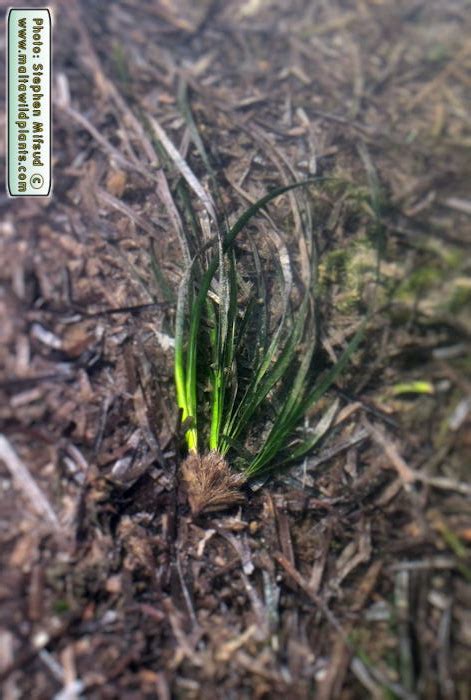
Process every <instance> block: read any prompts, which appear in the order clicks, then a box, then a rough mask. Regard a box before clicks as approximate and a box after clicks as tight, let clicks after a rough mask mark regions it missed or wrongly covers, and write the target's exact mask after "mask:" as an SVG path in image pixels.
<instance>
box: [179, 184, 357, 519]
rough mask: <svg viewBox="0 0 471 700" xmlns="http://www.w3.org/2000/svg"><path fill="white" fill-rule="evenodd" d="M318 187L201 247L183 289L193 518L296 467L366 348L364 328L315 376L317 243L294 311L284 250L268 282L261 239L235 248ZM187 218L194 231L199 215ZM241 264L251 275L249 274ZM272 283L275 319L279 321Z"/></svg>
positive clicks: (186, 475)
mask: <svg viewBox="0 0 471 700" xmlns="http://www.w3.org/2000/svg"><path fill="white" fill-rule="evenodd" d="M314 182H317V184H319V183H318V181H317V180H314V181H313V180H311V181H306V182H297V183H293V184H291V185H288V186H285V187H280V188H278V189H275V190H273V191H271V192H269V193H268V194H266V195H265V196H264V197H262V198H261V199H259V200H258V201H257V202H256V203H255V204H253V205H252V206H250V207H249V208H247V209H246V211H244V213H243V214H242V215H241V216H240V217H239V218H238V219H237V221H236V222H235V223H234V224H233V225H232V226H226V227H225V229H224V227H220V229H221V228H222V229H223V232H221V230H219V232H218V233H217V235H216V236H215V238H214V240H213V241H206V245H202V244H201V241H200V247H199V249H198V250H197V251H196V252H195V254H194V257H193V259H192V261H191V263H190V264H189V266H188V268H187V270H186V272H185V274H184V277H183V279H182V281H181V284H180V288H179V293H178V301H177V311H176V330H175V385H176V394H177V401H178V405H179V407H180V409H181V413H182V425H183V426H184V428H185V430H186V432H185V439H186V443H187V446H188V453H189V454H188V456H187V457H186V459H185V460H184V462H183V464H182V476H183V479H184V481H185V482H186V486H187V490H188V498H189V502H190V506H191V509H192V511H193V513H195V514H196V513H200V512H203V511H214V510H219V509H221V508H224V507H227V506H229V505H232V504H236V503H240V502H242V501H243V495H242V492H241V486H242V485H243V484H244V482H246V481H248V480H251V479H254V478H258V477H260V476H262V475H266V474H267V473H270V472H272V471H273V470H275V469H277V468H279V467H281V466H283V465H286V464H289V463H291V462H294V461H296V460H299V459H300V458H302V457H303V456H304V455H306V453H308V452H309V451H310V450H311V449H312V448H313V447H314V446H315V445H316V443H317V442H318V441H319V439H320V438H321V437H322V435H323V434H324V433H325V431H326V428H327V427H328V425H329V423H330V420H329V419H327V420H325V419H324V420H321V422H320V423H319V425H318V426H317V429H304V430H302V429H301V425H302V423H303V419H304V417H305V416H306V415H307V414H308V413H309V412H310V410H311V409H312V407H313V406H314V405H315V404H316V403H317V402H318V401H319V400H320V399H321V397H322V396H323V395H324V394H325V393H326V391H327V390H328V389H329V387H330V386H331V385H332V383H333V382H334V381H335V379H336V378H337V377H338V376H339V375H340V374H341V372H342V371H343V370H344V368H345V366H346V364H347V362H348V360H349V358H350V356H351V355H352V353H353V352H354V351H355V349H356V348H357V347H358V344H359V342H360V339H361V335H362V332H361V330H360V331H358V332H357V333H356V334H355V335H354V336H353V338H352V339H351V340H350V342H349V343H348V345H347V347H346V349H345V350H344V351H343V353H342V354H341V355H340V357H339V359H338V361H337V362H336V363H335V364H334V365H333V366H331V367H330V368H329V369H326V370H324V371H323V372H320V371H319V370H317V371H316V368H315V367H314V366H313V364H314V360H315V355H316V349H317V347H318V337H317V335H318V334H317V323H316V307H315V304H316V299H315V282H316V265H317V261H316V255H315V245H314V244H312V245H311V255H310V260H309V267H310V270H309V278H308V279H307V280H305V281H304V291H303V292H302V295H301V299H300V300H298V303H297V304H296V305H294V306H293V303H292V298H291V297H292V295H291V293H290V292H291V281H290V276H291V272H290V271H289V262H288V261H287V260H286V257H287V249H286V248H283V247H282V249H281V250H279V251H278V253H279V254H278V255H277V256H274V259H275V261H276V265H275V269H274V270H273V271H271V274H270V275H268V276H267V274H266V270H265V269H264V265H263V261H262V259H261V255H260V253H259V250H258V245H257V242H256V241H253V240H252V239H251V238H250V236H249V237H248V238H247V237H246V238H245V239H244V243H245V246H244V248H243V249H242V248H237V246H236V243H237V239H238V237H239V236H240V234H241V233H242V232H243V231H244V229H246V228H247V226H248V224H249V223H250V222H251V220H252V218H253V217H254V216H255V215H256V214H257V213H259V212H260V211H261V210H262V209H263V208H265V207H266V206H267V205H268V204H269V203H270V202H271V201H272V200H273V199H275V198H276V197H279V196H280V195H282V194H283V193H285V192H288V191H290V190H293V189H295V188H300V187H307V186H308V185H309V184H313V183H314ZM186 204H187V205H188V200H187V201H186ZM189 211H191V212H192V210H191V208H190V209H189ZM190 218H191V220H192V224H193V226H194V227H196V224H195V222H196V219H197V217H196V216H195V215H194V212H192V213H191V217H190ZM251 240H252V244H251V245H250V241H251ZM307 249H309V246H308V247H307ZM240 257H242V258H243V259H244V263H245V265H243V266H242V267H243V268H244V270H247V268H251V270H252V273H251V274H248V275H247V274H245V276H244V272H243V271H242V270H241V269H240V268H241V265H240V262H239V258H240ZM250 259H251V261H250ZM275 281H278V289H279V292H278V311H277V313H275V314H273V313H271V298H270V297H271V295H272V294H273V293H274V288H275V286H276V285H275ZM332 415H333V412H330V418H331V417H332ZM328 418H329V416H328Z"/></svg>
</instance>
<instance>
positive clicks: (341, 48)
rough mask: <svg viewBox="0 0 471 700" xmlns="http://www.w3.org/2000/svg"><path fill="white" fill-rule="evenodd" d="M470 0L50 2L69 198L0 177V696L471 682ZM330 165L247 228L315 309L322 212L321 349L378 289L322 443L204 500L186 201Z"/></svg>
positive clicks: (57, 180)
mask: <svg viewBox="0 0 471 700" xmlns="http://www.w3.org/2000/svg"><path fill="white" fill-rule="evenodd" d="M30 5H31V6H38V7H39V6H40V3H36V2H31V3H30ZM466 5H467V3H466V2H464V0H449V2H447V3H443V2H440V0H430V1H426V0H418V1H417V2H414V3H412V4H411V3H410V2H407V1H406V0H399V1H394V2H393V1H392V0H383V1H382V2H379V1H377V0H351V1H349V2H344V1H343V0H342V1H341V0H334V1H333V2H329V3H324V2H308V1H307V0H293V1H292V2H290V3H282V2H280V1H279V0H243V1H239V0H237V1H236V0H230V1H229V2H226V3H221V2H213V1H210V0H205V1H204V2H201V3H191V2H186V0H178V1H177V2H173V3H169V2H166V1H164V0H156V1H155V2H144V1H143V0H117V1H116V2H114V3H108V4H106V7H105V5H103V4H101V3H96V2H92V1H91V0H71V1H70V2H67V3H65V2H59V0H57V1H53V2H52V3H51V4H50V7H51V11H52V13H53V16H54V25H53V33H54V53H53V55H54V67H53V68H54V70H53V86H54V94H53V108H54V141H53V174H54V188H53V194H52V196H51V197H50V198H24V199H21V198H17V199H10V198H9V197H8V196H7V195H6V193H4V194H3V195H1V201H0V206H1V209H2V211H1V222H0V226H1V236H0V259H1V261H2V266H1V271H0V275H1V282H2V284H1V290H0V332H1V338H2V343H1V345H0V362H1V370H2V371H1V378H0V390H1V393H2V402H1V409H0V411H1V416H0V418H1V429H0V474H1V480H0V487H1V489H0V537H1V545H2V546H1V551H0V557H1V564H0V599H1V609H0V678H1V683H2V697H4V698H5V699H6V700H13V698H28V699H30V698H31V699H32V700H40V699H41V700H42V699H46V698H47V699H48V698H57V699H62V700H63V699H64V698H80V697H86V698H90V699H95V698H96V699H98V698H100V699H102V698H110V699H111V698H126V699H128V698H129V699H131V698H136V699H137V698H139V699H141V698H158V699H159V700H168V699H169V698H195V699H196V698H204V697H206V698H224V699H226V698H234V699H235V698H237V699H238V698H258V699H262V698H270V700H272V699H276V698H286V697H289V698H293V699H298V698H299V699H300V700H303V699H307V698H314V697H315V698H316V699H317V700H329V699H330V698H332V699H334V698H335V699H337V698H340V699H342V700H350V699H356V698H358V699H360V698H365V697H373V698H405V699H407V700H408V699H410V700H412V699H413V698H427V700H429V699H431V700H433V699H434V698H437V699H438V698H446V699H455V698H456V699H458V700H465V698H467V697H469V655H470V647H471V613H470V602H471V557H470V546H471V510H470V498H471V486H470V483H469V472H468V471H467V466H468V461H467V457H468V454H469V447H470V440H469V435H470V431H469V428H470V422H471V421H470V411H471V398H470V397H471V389H470V387H471V378H470V364H469V332H470V329H471V323H470V314H469V301H470V298H471V295H470V285H469V271H470V270H469V268H470V259H469V256H467V255H466V253H467V251H468V248H469V243H470V238H471V231H470V215H471V202H470V200H469V190H468V191H467V184H468V183H469V180H470V174H471V173H470V166H469V163H470V159H469V150H470V145H471V134H470V125H469V114H468V110H467V105H468V104H469V89H470V86H469V68H470V67H471V45H470V43H469V39H468V38H467V37H468V36H469V32H468V31H467V29H468V28H469V27H468V25H469V17H468V14H469V13H468V14H467V13H466ZM3 53H4V52H3ZM3 113H5V110H3ZM1 138H2V144H1V145H2V148H1V153H2V156H3V158H5V137H4V135H3V136H2V137H1ZM201 146H204V148H201ZM172 147H173V150H172ZM169 149H170V150H169ZM204 152H206V153H207V162H205V157H204V155H203V154H204ZM169 154H170V155H171V157H170V158H169ZM186 166H187V167H188V168H189V171H188V170H185V167H186ZM192 176H194V179H192ZM313 177H332V178H334V179H333V180H332V181H331V182H330V184H329V181H328V180H326V181H325V183H324V185H323V186H322V188H317V189H316V196H314V195H313V193H312V192H311V191H310V190H309V189H306V190H304V189H303V190H302V191H298V194H297V195H295V194H294V192H289V193H287V194H286V195H284V196H283V197H281V198H279V199H277V200H276V201H274V202H272V203H271V204H270V205H269V207H268V208H267V209H265V210H264V212H263V214H261V215H260V216H257V217H255V218H254V219H253V220H252V221H251V230H250V239H251V240H252V242H255V243H254V245H257V246H260V249H259V251H258V253H259V258H260V259H261V260H263V261H265V260H268V258H269V256H268V253H269V246H275V247H276V246H278V248H277V251H278V254H279V255H283V250H282V249H281V247H280V246H282V244H283V241H284V242H285V244H286V246H287V248H288V252H289V255H290V256H291V257H292V259H293V260H294V262H295V265H294V266H293V276H294V277H293V295H294V297H296V294H298V295H299V296H298V297H297V298H293V304H299V303H300V301H301V293H302V289H303V284H302V282H303V280H306V279H307V273H308V269H307V268H306V265H307V264H308V260H309V251H307V250H305V249H304V248H303V231H305V230H306V229H305V227H306V226H311V227H312V230H313V231H314V232H315V240H316V244H317V246H318V253H319V265H318V270H317V279H316V284H315V292H316V294H315V298H316V303H317V300H318V303H319V304H320V305H321V308H320V315H319V319H320V320H319V329H318V333H319V335H318V341H319V343H320V347H319V351H320V353H321V354H322V357H323V358H324V366H326V367H328V366H333V365H334V364H335V362H336V361H338V359H339V357H340V356H341V353H342V350H343V349H345V348H346V347H347V344H348V340H349V339H350V338H351V337H352V334H353V333H354V329H356V328H358V326H359V324H360V323H361V322H362V319H363V318H364V317H365V314H366V312H367V310H368V309H371V308H372V307H374V313H373V314H372V315H371V319H370V320H369V323H368V333H367V339H366V341H364V342H363V344H362V346H361V349H360V350H359V351H358V352H355V353H354V354H353V355H352V357H351V360H350V363H349V366H348V367H347V368H346V370H345V372H344V373H342V375H341V376H339V377H338V378H336V381H335V383H334V386H333V387H331V389H330V390H329V392H328V394H327V395H326V396H325V398H324V399H323V400H321V401H320V402H319V404H317V405H316V406H315V407H314V408H313V410H312V411H309V412H308V415H307V417H306V430H308V429H309V427H310V426H315V425H317V424H318V422H319V421H320V420H322V416H325V415H326V414H327V413H328V412H329V406H331V405H332V403H333V402H334V403H335V405H336V412H335V415H334V416H333V418H332V424H331V425H330V430H329V431H328V433H327V434H326V435H325V438H324V440H323V442H322V443H321V444H320V445H319V446H318V447H317V448H316V449H315V450H313V451H312V452H310V453H308V454H307V456H305V458H304V459H303V460H301V461H300V462H297V463H295V464H294V465H293V466H292V467H290V468H288V469H284V470H281V471H277V472H275V473H274V474H273V475H272V476H271V477H270V479H269V480H266V481H260V482H255V483H252V484H251V486H250V489H248V490H247V492H244V500H243V501H242V500H241V501H240V502H238V503H236V504H234V506H233V507H232V508H231V509H229V510H227V511H223V512H217V511H214V512H209V513H206V514H205V513H203V514H200V515H198V516H196V517H195V516H193V515H192V513H191V511H190V508H189V506H188V502H187V498H186V494H185V489H184V485H183V483H182V478H181V477H182V475H181V461H182V458H183V457H184V450H183V449H182V448H183V442H184V433H185V430H186V429H187V428H188V426H185V425H184V424H181V422H179V416H178V415H177V411H176V409H175V394H174V387H173V351H174V344H175V335H174V324H175V309H176V305H177V295H178V288H179V285H180V284H181V281H182V277H183V275H184V274H185V270H186V269H188V263H189V261H190V260H191V257H192V255H194V254H195V251H194V250H192V249H191V245H190V247H189V248H188V245H189V244H188V240H189V239H188V235H190V237H191V235H192V229H191V223H192V222H191V217H188V216H187V215H185V214H184V213H183V214H182V212H188V211H189V208H188V198H191V201H192V202H193V204H192V207H193V209H194V216H195V221H196V222H198V225H199V226H202V227H203V229H204V227H205V226H206V225H207V223H208V222H207V217H208V213H207V212H208V210H207V205H208V201H209V200H208V199H207V197H208V193H210V192H211V191H212V190H211V184H212V182H213V181H216V182H217V183H218V191H219V195H218V196H219V199H220V201H218V202H217V205H218V211H221V212H222V211H223V212H225V216H227V221H228V224H229V225H232V224H233V223H234V222H235V221H236V220H237V218H238V217H239V216H240V214H241V213H242V212H243V211H244V210H246V209H247V208H248V207H250V206H251V205H252V204H254V203H255V202H256V201H257V200H258V199H260V198H261V197H262V196H263V195H264V194H265V193H267V192H269V191H270V190H273V189H274V188H277V187H283V186H286V185H288V184H289V183H292V182H296V181H300V180H305V179H309V178H313ZM335 178H338V179H339V180H341V181H342V182H343V183H348V184H347V185H345V184H344V185H342V186H339V184H338V182H336V181H335ZM183 181H185V182H186V185H185V186H182V182H183ZM297 197H299V198H302V202H303V205H304V208H300V207H299V204H298V202H299V200H298V199H297ZM303 212H308V216H310V217H311V221H308V220H306V218H305V217H306V214H305V213H303ZM280 232H283V236H280ZM269 241H270V243H269ZM190 243H191V238H190ZM244 246H245V248H244ZM252 250H253V248H251V247H250V240H249V238H248V239H247V240H246V241H245V242H244V243H241V254H242V255H245V256H246V257H247V259H248V258H249V256H250V255H251V254H252ZM378 250H379V251H380V271H379V273H380V274H379V280H380V282H379V284H377V281H378V268H377V262H378V255H377V252H378ZM251 264H252V263H251ZM253 264H255V263H253ZM265 272H266V277H267V284H268V285H271V286H273V288H274V283H273V280H275V279H276V275H277V274H278V273H277V270H276V269H267V270H266V271H265ZM213 291H214V290H213ZM246 291H247V293H248V292H249V289H248V288H247V290H246ZM268 291H270V289H269V290H268ZM240 292H241V293H242V294H243V292H244V289H243V279H242V280H241V290H240ZM274 293H275V294H276V293H277V292H276V290H275V291H274ZM278 301H279V300H278ZM275 302H276V298H275ZM249 447H250V446H249Z"/></svg>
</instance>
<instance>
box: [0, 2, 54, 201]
mask: <svg viewBox="0 0 471 700" xmlns="http://www.w3.org/2000/svg"><path fill="white" fill-rule="evenodd" d="M7 34H8V42H7V54H8V55H7V58H8V68H7V76H8V118H7V129H8V154H7V182H8V191H9V193H10V194H11V195H12V196H14V197H16V196H19V195H29V196H31V195H35V196H38V195H39V196H43V197H44V196H47V195H48V194H49V193H50V191H51V15H50V13H49V10H45V9H44V10H43V9H41V10H35V9H18V8H15V9H12V10H10V11H9V13H8V29H7Z"/></svg>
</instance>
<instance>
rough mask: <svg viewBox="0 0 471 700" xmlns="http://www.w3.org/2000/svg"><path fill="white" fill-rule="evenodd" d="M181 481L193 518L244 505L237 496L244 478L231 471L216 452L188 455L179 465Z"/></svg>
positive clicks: (240, 497) (240, 494)
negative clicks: (201, 514) (183, 484)
mask: <svg viewBox="0 0 471 700" xmlns="http://www.w3.org/2000/svg"><path fill="white" fill-rule="evenodd" d="M182 478H183V481H184V482H185V484H186V488H187V492H188V501H189V503H190V507H191V512H192V513H193V515H198V514H199V513H210V512H212V511H215V510H223V509H224V508H229V507H230V506H233V505H236V504H238V503H242V502H243V501H244V496H243V494H242V493H241V492H240V488H241V486H242V484H243V483H244V482H245V477H244V475H243V474H241V473H240V472H239V473H238V472H234V471H232V470H231V468H230V467H229V464H228V463H227V461H226V460H225V458H224V457H223V456H222V455H220V454H219V453H218V452H208V453H207V454H205V455H198V454H194V453H193V454H190V455H188V457H187V458H186V459H185V461H184V462H183V464H182Z"/></svg>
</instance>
